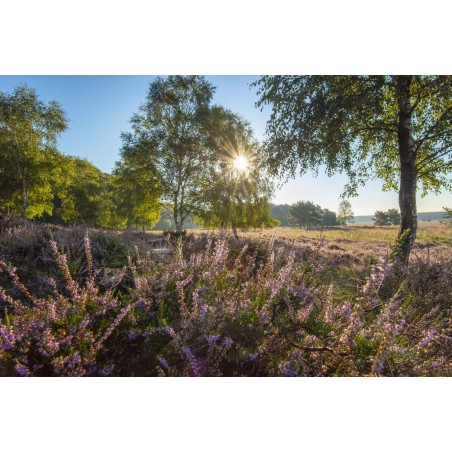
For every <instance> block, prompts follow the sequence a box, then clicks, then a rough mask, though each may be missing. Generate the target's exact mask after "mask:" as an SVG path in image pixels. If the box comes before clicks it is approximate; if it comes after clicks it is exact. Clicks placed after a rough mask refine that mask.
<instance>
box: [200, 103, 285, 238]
mask: <svg viewBox="0 0 452 452" xmlns="http://www.w3.org/2000/svg"><path fill="white" fill-rule="evenodd" d="M205 126H206V127H207V129H208V130H209V132H210V144H209V146H210V148H211V150H212V155H213V156H214V159H213V161H212V164H211V166H210V174H209V176H208V177H207V178H206V179H205V180H204V181H201V184H203V187H204V188H203V189H202V193H203V200H204V202H205V206H204V208H203V209H202V210H201V211H200V214H199V215H198V219H199V221H200V222H201V223H202V224H203V225H204V226H207V227H222V228H227V227H230V228H232V231H233V233H234V235H235V236H236V237H237V229H238V228H240V229H242V230H247V229H249V228H258V227H274V226H276V225H277V224H279V222H277V220H275V219H274V218H272V217H271V215H270V203H269V200H270V198H271V196H272V194H273V184H272V182H271V181H270V179H269V178H268V176H267V174H266V171H265V170H264V168H263V165H262V163H261V161H260V158H259V146H258V142H257V141H256V139H255V138H254V136H253V130H252V128H251V127H250V125H249V123H248V122H246V121H245V120H243V119H242V118H241V117H240V116H238V115H236V114H234V113H232V112H231V111H229V110H226V109H224V108H222V107H214V108H212V109H211V111H210V114H209V116H208V117H207V121H206V125H205ZM237 159H242V160H241V161H242V163H243V165H244V167H243V168H239V167H237V166H236V163H237V161H238V160H237ZM239 161H240V160H239Z"/></svg>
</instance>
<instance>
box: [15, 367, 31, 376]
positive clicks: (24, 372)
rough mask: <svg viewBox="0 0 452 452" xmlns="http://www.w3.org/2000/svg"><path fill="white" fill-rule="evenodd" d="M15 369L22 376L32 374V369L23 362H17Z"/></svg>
mask: <svg viewBox="0 0 452 452" xmlns="http://www.w3.org/2000/svg"><path fill="white" fill-rule="evenodd" d="M14 370H15V372H16V373H17V374H18V375H19V376H21V377H28V376H29V375H30V371H29V370H28V368H27V367H25V366H24V365H23V364H16V365H15V366H14Z"/></svg>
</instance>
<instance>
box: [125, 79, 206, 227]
mask: <svg viewBox="0 0 452 452" xmlns="http://www.w3.org/2000/svg"><path fill="white" fill-rule="evenodd" d="M213 92H214V87H213V86H212V85H211V84H210V83H208V82H207V81H206V80H205V78H204V77H201V76H169V77H168V78H166V79H163V78H162V77H157V79H156V80H155V81H154V82H153V83H151V84H150V86H149V91H148V95H147V98H146V102H145V103H144V104H143V105H142V106H141V107H140V111H139V113H138V114H135V115H134V116H133V117H132V119H131V123H132V127H133V132H132V133H131V134H123V141H124V147H123V151H122V156H123V158H124V159H125V165H126V167H127V168H128V169H129V170H130V171H131V172H134V171H137V172H139V173H140V174H141V175H142V176H143V172H142V171H141V170H142V168H141V165H142V162H146V163H145V165H148V168H147V175H146V176H143V177H144V179H143V184H147V185H148V187H147V188H148V190H149V192H150V193H152V195H151V196H150V198H153V199H157V198H158V197H159V196H160V194H162V200H163V202H164V203H165V204H166V205H167V207H168V208H170V209H171V210H172V211H173V218H174V221H175V224H176V229H178V230H180V229H181V228H182V225H183V223H184V221H185V220H187V219H188V218H189V217H190V216H194V215H196V214H197V213H198V212H199V210H200V209H201V208H202V197H201V190H202V184H201V182H202V181H203V180H204V179H205V172H206V170H208V168H209V165H210V161H211V152H210V149H209V146H208V144H209V133H208V132H207V130H206V128H205V121H206V115H207V114H208V111H209V104H210V102H211V100H212V96H213ZM120 172H124V171H122V169H121V171H120ZM156 174H158V178H157V177H156ZM146 178H148V180H146ZM149 179H150V180H149ZM157 180H158V182H157ZM140 191H141V192H142V193H143V191H142V190H140ZM150 198H148V199H147V200H146V201H145V203H144V204H147V203H149V202H150V200H151V199H150ZM156 209H157V207H156Z"/></svg>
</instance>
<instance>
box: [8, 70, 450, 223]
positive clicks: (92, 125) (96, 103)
mask: <svg viewBox="0 0 452 452" xmlns="http://www.w3.org/2000/svg"><path fill="white" fill-rule="evenodd" d="M257 78H258V76H232V75H227V76H219V75H216V76H207V79H208V80H209V81H210V82H211V83H212V84H213V85H214V86H216V87H217V89H216V93H215V96H214V103H216V104H221V105H223V106H225V107H227V108H229V109H231V110H233V111H235V112H237V113H239V114H241V115H242V116H243V117H244V118H246V119H247V120H248V121H250V122H251V124H252V126H253V128H254V130H255V133H256V137H257V138H258V139H260V140H262V139H263V138H264V135H265V124H266V120H267V119H268V112H265V111H264V112H260V110H258V109H256V108H255V106H254V104H255V102H256V100H257V96H256V92H255V90H254V89H250V86H249V84H250V83H252V82H253V81H255V80H256V79H257ZM153 79H154V77H153V76H144V75H139V76H112V75H109V76H67V75H64V76H0V90H1V91H6V92H10V91H12V90H13V88H14V87H15V86H17V85H18V84H19V83H27V84H28V85H29V86H31V87H33V88H34V89H36V91H37V93H38V95H39V97H40V98H41V99H42V100H44V101H46V102H47V101H50V100H57V101H58V102H60V103H61V105H62V106H63V109H64V110H65V111H66V113H67V116H68V118H69V130H68V131H66V132H65V133H64V134H63V135H62V136H61V138H60V140H59V149H60V150H61V151H62V152H64V153H65V154H68V155H76V156H80V157H84V158H87V159H88V160H89V161H90V162H92V163H93V164H94V165H96V166H97V167H98V168H100V169H101V170H102V171H105V172H110V171H111V170H112V168H113V166H114V163H115V161H117V160H118V158H119V157H118V152H119V149H120V147H121V139H120V134H121V132H124V131H127V130H128V129H129V124H128V121H129V119H130V117H131V116H132V114H133V113H134V112H136V111H137V110H138V107H139V105H140V104H141V103H142V102H143V101H144V100H145V96H146V92H147V88H148V86H149V83H150V82H152V80H153ZM345 182H346V177H345V176H343V175H335V176H333V177H332V178H329V177H327V176H326V175H324V174H322V173H319V176H318V177H317V178H314V177H313V176H312V175H310V174H307V175H305V176H303V177H297V178H296V179H294V180H291V181H289V182H288V183H286V184H284V185H283V186H282V187H281V188H279V189H277V190H276V192H275V197H274V202H276V203H289V204H290V203H293V202H296V201H299V200H310V201H313V202H314V203H316V204H319V205H320V206H321V207H323V208H329V209H331V210H337V207H338V204H339V202H340V199H339V195H340V193H341V191H342V188H343V186H344V184H345ZM350 201H351V204H352V209H353V211H354V213H355V215H366V214H373V213H374V212H375V210H377V209H378V210H386V209H389V208H397V207H398V205H397V193H395V192H390V193H382V191H381V183H380V182H379V181H369V182H368V183H367V184H366V186H365V187H363V188H362V189H360V191H359V196H358V197H356V198H352V199H351V200H350ZM451 205H452V195H451V193H449V192H443V193H442V194H441V195H439V196H437V195H428V196H427V197H425V198H420V197H419V198H418V210H419V211H420V212H427V211H438V210H442V207H443V206H451Z"/></svg>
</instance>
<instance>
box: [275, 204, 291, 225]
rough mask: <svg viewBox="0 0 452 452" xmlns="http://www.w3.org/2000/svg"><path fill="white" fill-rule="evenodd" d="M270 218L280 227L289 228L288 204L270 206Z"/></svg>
mask: <svg viewBox="0 0 452 452" xmlns="http://www.w3.org/2000/svg"><path fill="white" fill-rule="evenodd" d="M271 216H272V217H273V218H275V219H276V220H278V221H279V222H280V224H281V226H289V222H288V217H289V204H278V205H272V206H271Z"/></svg>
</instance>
